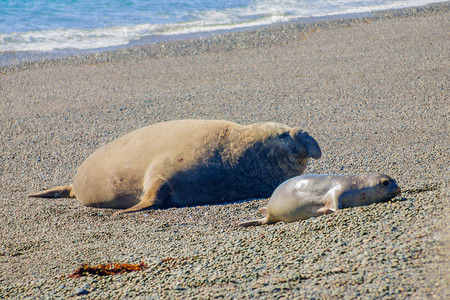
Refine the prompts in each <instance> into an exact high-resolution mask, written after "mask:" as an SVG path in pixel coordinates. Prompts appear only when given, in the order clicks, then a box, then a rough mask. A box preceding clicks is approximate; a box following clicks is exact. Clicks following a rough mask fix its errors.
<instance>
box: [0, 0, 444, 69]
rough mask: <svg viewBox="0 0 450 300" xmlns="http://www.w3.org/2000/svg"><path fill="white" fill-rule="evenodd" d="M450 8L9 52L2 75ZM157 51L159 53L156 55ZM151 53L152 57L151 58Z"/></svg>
mask: <svg viewBox="0 0 450 300" xmlns="http://www.w3.org/2000/svg"><path fill="white" fill-rule="evenodd" d="M449 7H450V1H445V2H439V3H433V4H428V5H424V6H417V7H407V8H398V9H390V10H381V11H372V12H363V13H351V14H344V15H329V16H320V17H308V18H299V19H296V20H292V21H289V22H282V23H274V24H270V25H261V26H255V27H242V28H236V29H229V30H218V31H210V32H197V33H192V34H182V35H168V36H158V35H155V36H150V37H144V38H142V39H140V40H135V41H132V42H130V44H128V45H120V46H116V47H107V48H98V49H85V50H75V49H67V50H59V51H49V52H44V53H39V52H14V53H11V52H7V53H3V54H2V55H3V56H4V58H0V72H1V71H2V69H10V68H14V69H17V68H19V69H21V68H28V67H32V66H33V65H34V66H36V65H42V64H54V63H55V62H58V61H59V63H63V64H64V63H70V64H72V63H77V62H78V61H79V63H83V62H89V63H93V62H95V61H100V62H103V61H109V60H111V59H117V58H119V57H121V56H123V55H124V53H128V54H129V55H131V54H132V53H134V52H144V51H145V52H150V53H152V52H153V53H154V54H153V55H157V54H156V53H158V52H162V53H161V54H160V55H164V54H163V52H164V51H161V49H159V47H158V46H159V45H161V44H169V45H171V44H173V48H174V50H173V51H172V53H179V52H180V49H179V45H180V44H182V45H183V46H186V44H190V45H192V44H195V42H196V41H202V42H204V43H213V42H214V40H215V39H216V38H221V37H222V36H223V37H224V38H227V39H233V38H235V39H240V36H241V35H246V34H247V33H249V32H259V31H272V30H279V29H280V28H283V29H285V28H287V29H288V30H292V29H293V28H295V29H296V30H298V31H308V30H314V29H317V28H321V27H339V26H349V24H357V23H361V22H367V21H374V20H379V19H386V18H387V19H389V18H394V17H408V16H423V15H429V14H433V13H437V12H439V11H440V12H442V11H446V10H448V9H449ZM155 52H156V53H155ZM150 53H149V55H151V54H150Z"/></svg>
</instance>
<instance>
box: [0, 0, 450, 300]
mask: <svg viewBox="0 0 450 300" xmlns="http://www.w3.org/2000/svg"><path fill="white" fill-rule="evenodd" d="M448 8H449V5H448V2H447V3H445V4H440V5H433V6H427V7H425V8H418V9H407V10H401V11H394V12H384V13H380V14H376V15H374V16H372V17H370V18H359V19H343V20H330V21H323V22H321V23H313V24H295V23H292V24H285V25H281V26H271V27H266V28H260V29H257V30H253V31H245V32H237V33H230V34H223V35H219V36H214V37H209V38H201V39H194V40H185V41H174V42H167V43H158V44H154V45H149V46H144V47H136V48H127V49H122V50H117V51H113V52H107V53H100V54H97V55H88V56H78V57H70V58H64V59H57V60H52V61H46V62H35V63H28V64H22V65H16V66H9V67H4V68H1V69H0V100H1V101H0V116H1V118H0V128H1V130H0V153H1V156H0V186H1V189H0V205H1V208H2V209H1V212H0V233H1V238H0V239H1V243H0V297H11V298H22V297H30V298H67V297H69V296H74V295H80V296H81V297H86V298H107V297H109V298H125V297H130V298H131V297H133V298H135V297H138V298H142V299H168V298H171V297H172V298H174V297H179V298H213V297H222V298H227V299H228V298H267V299H273V298H281V297H283V296H284V297H286V298H296V299H298V298H306V299H313V298H317V299H322V298H355V297H358V298H364V299H374V298H387V299H389V298H395V299H398V298H411V299H424V298H436V299H448V298H449V297H450V289H449V281H450V280H449V279H450V278H449V271H448V270H449V263H448V262H449V232H450V231H449V229H450V227H449V217H448V216H449V212H450V211H449V209H448V206H449V187H448V186H449V168H448V165H449V140H448V132H449V128H448V120H449V105H448V103H449V99H448V98H449V97H448V96H449V93H448V88H449V69H450V63H449V62H450V60H449V48H450V47H449V45H450V43H449V41H450V36H449V33H448V28H450V24H449V23H450V18H449V16H450V13H449V9H448ZM186 118H201V119H225V120H231V121H235V122H238V123H242V124H250V123H255V122H261V121H277V122H281V123H285V124H287V125H290V126H301V127H302V128H303V129H304V130H306V131H308V132H309V133H310V134H311V135H312V136H313V137H314V138H315V139H316V140H317V141H318V142H319V144H320V146H321V147H322V151H323V157H322V158H321V159H320V160H317V161H311V162H310V163H309V165H308V167H307V169H306V171H305V174H312V173H321V174H325V173H336V174H354V173H363V172H382V173H385V174H388V175H390V176H392V177H393V178H395V179H396V180H397V181H398V183H399V185H400V186H401V187H402V189H403V191H404V192H403V193H402V195H400V196H399V197H397V198H395V199H394V201H391V202H388V203H382V204H375V205H370V206H367V207H360V208H352V209H345V210H341V211H339V212H337V213H335V214H332V215H327V216H323V217H319V218H315V219H310V220H306V221H300V222H294V223H288V224H287V223H277V224H275V225H268V226H261V227H255V228H240V227H237V226H236V224H237V223H239V222H241V221H243V220H249V219H253V218H256V217H258V213H257V210H258V208H259V207H261V206H264V205H265V204H266V203H267V199H260V200H253V201H247V202H243V203H233V204H226V205H212V206H201V207H189V208H172V209H166V210H148V211H143V212H138V213H132V214H127V215H115V211H114V210H108V209H93V208H87V207H83V206H81V205H80V204H79V203H78V202H77V201H76V200H75V199H32V198H27V196H26V195H27V194H29V193H31V192H35V191H39V190H41V189H45V188H49V187H54V186H57V185H63V184H68V183H70V182H71V180H72V179H73V176H74V174H75V172H76V169H77V167H78V166H79V165H80V164H81V162H82V161H83V160H84V159H86V157H87V156H88V155H89V154H90V153H92V152H93V151H94V150H95V149H97V148H98V147H100V146H102V145H105V144H106V143H108V142H110V141H112V140H114V139H115V138H117V137H119V136H122V135H124V134H126V133H128V132H130V131H132V130H134V129H137V128H140V127H143V126H146V125H150V124H153V123H156V122H161V121H166V120H174V119H186ZM141 261H144V262H146V263H147V264H148V265H149V266H150V268H149V269H147V270H145V271H141V272H134V273H129V274H125V275H118V276H105V277H100V276H89V277H83V278H78V279H77V278H68V277H67V275H69V274H71V273H72V272H73V271H74V270H75V269H76V268H78V267H79V266H80V265H81V264H82V263H88V264H91V265H97V264H100V263H107V262H120V263H140V262H141Z"/></svg>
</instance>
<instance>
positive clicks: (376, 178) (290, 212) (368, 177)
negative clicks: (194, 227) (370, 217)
mask: <svg viewBox="0 0 450 300" xmlns="http://www.w3.org/2000/svg"><path fill="white" fill-rule="evenodd" d="M400 193H401V189H400V187H399V186H398V185H397V182H396V181H395V180H394V179H392V178H391V177H389V176H386V175H383V174H361V175H303V176H296V177H294V178H291V179H289V180H286V181H285V182H283V183H282V184H281V185H280V186H279V187H277V188H276V190H275V191H274V192H273V194H272V196H271V197H270V200H269V203H268V204H267V207H263V208H262V209H260V212H262V213H266V214H267V216H266V217H265V218H263V219H260V220H253V221H247V222H242V223H240V224H239V226H243V227H248V226H255V225H263V224H272V223H276V222H279V221H285V222H294V221H298V220H305V219H308V218H311V217H317V216H320V215H323V214H329V213H332V212H334V211H336V210H338V209H343V208H348V207H356V206H363V205H369V204H372V203H378V202H385V201H388V200H390V199H392V198H394V197H395V196H397V195H398V194H400Z"/></svg>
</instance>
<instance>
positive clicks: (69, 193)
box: [28, 185, 75, 198]
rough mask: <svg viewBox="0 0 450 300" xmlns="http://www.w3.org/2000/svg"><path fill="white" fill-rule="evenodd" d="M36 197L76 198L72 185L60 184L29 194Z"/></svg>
mask: <svg viewBox="0 0 450 300" xmlns="http://www.w3.org/2000/svg"><path fill="white" fill-rule="evenodd" d="M28 197H34V198H75V194H74V192H73V188H72V185H63V186H58V187H56V188H53V189H49V190H45V191H42V192H39V193H34V194H30V195H28Z"/></svg>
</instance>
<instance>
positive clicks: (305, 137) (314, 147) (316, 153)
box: [296, 130, 322, 159]
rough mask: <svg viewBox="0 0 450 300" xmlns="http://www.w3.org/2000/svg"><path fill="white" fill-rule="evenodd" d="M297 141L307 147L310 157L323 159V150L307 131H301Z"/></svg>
mask: <svg viewBox="0 0 450 300" xmlns="http://www.w3.org/2000/svg"><path fill="white" fill-rule="evenodd" d="M296 139H297V141H299V142H300V143H302V144H303V145H304V146H305V149H306V154H307V155H308V157H311V158H314V159H319V158H321V157H322V150H320V146H319V144H318V143H317V141H316V140H315V139H314V138H313V137H312V136H310V135H309V134H308V133H307V132H306V131H303V130H300V131H299V132H298V133H297V135H296Z"/></svg>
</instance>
